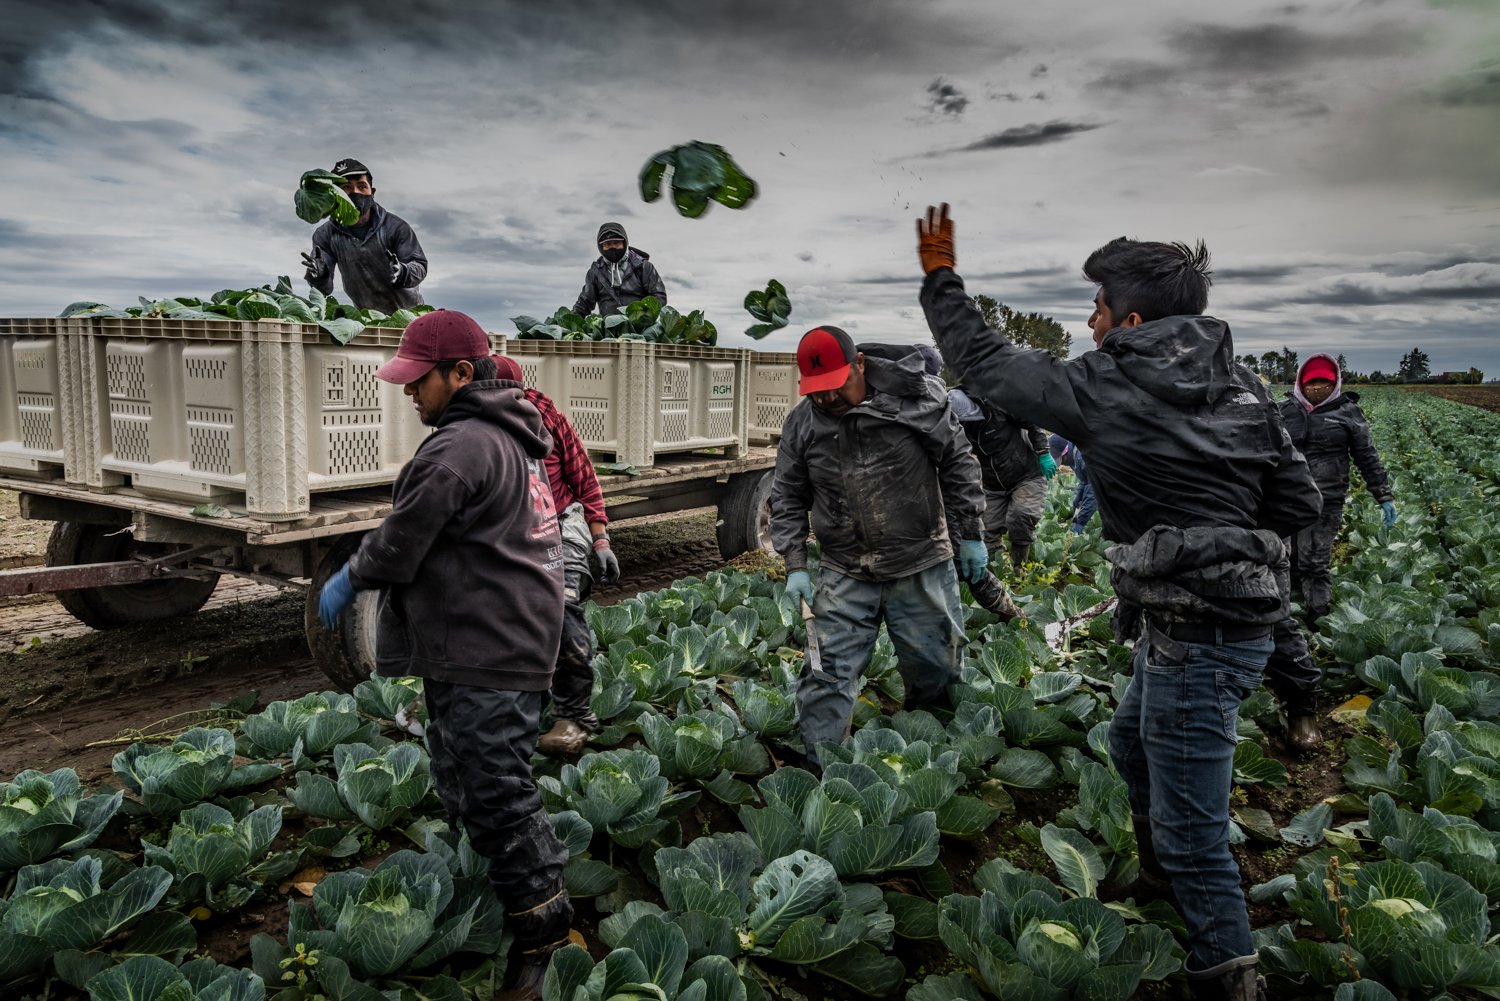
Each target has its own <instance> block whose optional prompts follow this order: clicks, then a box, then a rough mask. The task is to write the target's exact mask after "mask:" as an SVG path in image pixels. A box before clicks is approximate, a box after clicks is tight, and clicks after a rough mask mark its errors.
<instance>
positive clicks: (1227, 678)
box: [1109, 627, 1271, 976]
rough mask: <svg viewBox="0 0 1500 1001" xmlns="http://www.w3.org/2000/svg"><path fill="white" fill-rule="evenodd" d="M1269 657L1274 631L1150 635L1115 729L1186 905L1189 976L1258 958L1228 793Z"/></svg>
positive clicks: (1154, 838) (1119, 755)
mask: <svg viewBox="0 0 1500 1001" xmlns="http://www.w3.org/2000/svg"><path fill="white" fill-rule="evenodd" d="M1270 653H1271V636H1270V633H1269V631H1267V633H1266V634H1265V635H1264V636H1262V637H1257V638H1254V639H1248V640H1240V641H1230V640H1222V641H1219V642H1212V643H1188V642H1183V641H1178V640H1173V639H1169V638H1167V637H1165V636H1161V635H1160V634H1159V633H1157V632H1156V631H1155V630H1153V629H1151V628H1149V627H1148V629H1147V630H1146V635H1145V636H1142V637H1141V638H1140V639H1139V640H1137V641H1136V647H1135V665H1134V672H1133V674H1132V676H1131V679H1130V687H1129V688H1127V689H1126V690H1125V697H1124V699H1122V700H1121V701H1120V707H1119V709H1117V710H1116V711H1115V715H1114V718H1113V719H1112V720H1111V721H1110V724H1109V757H1110V760H1111V761H1112V762H1113V763H1114V765H1115V767H1116V768H1117V769H1119V771H1120V775H1121V776H1122V777H1123V778H1124V779H1125V786H1126V789H1127V791H1128V793H1129V795H1130V812H1131V813H1132V814H1133V815H1135V816H1136V817H1143V816H1149V817H1150V818H1151V823H1150V826H1149V830H1150V832H1151V834H1150V838H1151V847H1152V848H1153V849H1155V853H1156V858H1157V860H1158V861H1159V862H1160V863H1161V867H1162V869H1163V870H1165V872H1166V874H1167V876H1168V877H1169V878H1170V879H1171V881H1172V889H1173V891H1174V892H1175V893H1176V894H1177V899H1178V901H1179V902H1180V903H1181V905H1182V906H1181V910H1182V916H1183V919H1184V920H1185V921H1186V922H1187V929H1188V961H1187V970H1188V974H1189V975H1190V976H1191V975H1192V974H1193V973H1194V972H1198V973H1203V972H1205V971H1209V970H1213V969H1215V968H1217V967H1219V966H1220V965H1221V964H1223V963H1227V962H1229V961H1231V960H1236V959H1241V958H1242V957H1247V956H1251V955H1253V954H1254V953H1255V946H1254V944H1253V943H1252V942H1251V940H1250V916H1249V913H1248V912H1247V910H1246V908H1245V893H1244V890H1243V888H1242V887H1241V885H1240V869H1239V866H1238V865H1236V864H1235V861H1234V856H1233V855H1232V854H1230V851H1229V793H1230V790H1231V789H1232V788H1233V785H1234V748H1235V741H1236V736H1237V724H1238V722H1239V709H1240V703H1241V702H1243V701H1244V700H1245V698H1246V697H1247V696H1248V695H1250V693H1251V692H1253V691H1255V690H1256V689H1257V688H1259V687H1260V683H1261V672H1262V669H1263V668H1264V666H1265V663H1266V658H1267V657H1269V656H1270ZM1137 830H1140V828H1139V827H1138V828H1137Z"/></svg>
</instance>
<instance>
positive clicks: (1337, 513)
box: [1291, 497, 1344, 621]
mask: <svg viewBox="0 0 1500 1001" xmlns="http://www.w3.org/2000/svg"><path fill="white" fill-rule="evenodd" d="M1343 523H1344V499H1343V498H1342V497H1340V498H1338V499H1337V500H1332V501H1330V500H1327V499H1325V500H1324V502H1323V513H1322V514H1320V515H1318V520H1317V521H1316V522H1314V523H1313V524H1311V525H1309V526H1308V527H1307V528H1304V529H1303V530H1302V531H1300V532H1298V533H1297V535H1296V537H1295V538H1294V539H1293V540H1292V574H1291V583H1292V587H1293V588H1295V589H1297V590H1299V591H1301V592H1302V607H1303V608H1305V609H1306V610H1307V615H1308V619H1309V621H1316V620H1317V619H1319V618H1322V617H1323V616H1324V615H1327V614H1328V605H1329V603H1330V602H1331V601H1332V600H1333V576H1332V574H1333V571H1332V564H1333V544H1334V542H1335V541H1337V540H1338V537H1339V528H1340V527H1341V526H1342V525H1343Z"/></svg>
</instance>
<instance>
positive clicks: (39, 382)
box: [0, 319, 68, 479]
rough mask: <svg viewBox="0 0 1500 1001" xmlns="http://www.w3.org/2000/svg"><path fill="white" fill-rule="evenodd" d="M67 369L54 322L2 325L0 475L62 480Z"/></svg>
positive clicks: (7, 322) (1, 322) (20, 321)
mask: <svg viewBox="0 0 1500 1001" xmlns="http://www.w3.org/2000/svg"><path fill="white" fill-rule="evenodd" d="M65 366H66V357H65V352H64V348H63V345H62V343H61V340H60V338H59V334H58V321H56V320H51V319H4V320H0V469H3V470H4V471H6V472H7V473H19V474H22V475H25V476H33V477H39V478H46V479H58V478H61V477H62V475H63V454H64V448H63V436H64V429H65V427H66V426H67V424H68V415H67V402H66V401H65V399H64V391H63V377H62V373H63V370H64V368H65Z"/></svg>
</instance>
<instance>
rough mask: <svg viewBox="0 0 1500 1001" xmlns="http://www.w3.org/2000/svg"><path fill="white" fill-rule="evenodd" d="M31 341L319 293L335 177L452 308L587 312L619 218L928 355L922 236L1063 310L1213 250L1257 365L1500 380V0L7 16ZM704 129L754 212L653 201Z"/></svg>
mask: <svg viewBox="0 0 1500 1001" xmlns="http://www.w3.org/2000/svg"><path fill="white" fill-rule="evenodd" d="M0 23H3V24H5V26H6V27H5V29H4V31H3V33H0V315H48V314H52V313H55V312H56V311H57V310H58V309H60V308H61V307H62V306H64V305H65V304H67V303H68V302H71V301H73V300H76V299H83V298H88V299H97V300H101V301H106V302H110V303H113V304H115V305H129V304H132V303H133V302H134V299H135V296H136V295H145V296H148V297H156V296H161V295H177V294H184V293H190V294H206V293H210V292H213V291H215V290H217V289H220V288H224V287H237V288H240V287H246V286H249V285H256V284H260V283H262V282H264V281H268V280H272V279H274V277H275V276H276V275H278V274H291V275H293V277H294V278H295V279H297V280H298V282H299V284H300V280H301V275H300V266H299V264H298V260H299V258H298V255H299V253H300V252H301V251H302V250H304V249H306V248H307V246H308V241H309V237H310V235H311V227H309V226H308V225H307V224H305V223H303V222H301V221H300V220H299V219H297V218H296V216H295V215H294V214H293V212H292V204H291V202H292V198H291V196H292V191H293V188H294V187H295V185H296V182H297V178H298V176H299V175H300V174H301V172H302V171H303V170H306V169H310V168H312V167H320V166H321V167H328V166H331V165H332V163H333V162H334V161H335V160H336V159H338V158H340V157H344V156H354V157H357V158H359V159H361V160H363V161H364V162H365V163H367V164H369V165H370V167H371V169H372V170H373V172H374V174H375V183H376V186H377V188H378V189H379V193H378V195H377V197H378V199H379V200H380V201H381V203H382V204H384V205H385V206H386V207H387V208H389V209H390V210H391V211H393V212H395V213H396V214H398V215H400V216H402V217H404V218H405V219H407V220H408V221H409V222H410V223H412V225H413V226H414V227H415V229H416V231H417V234H418V236H419V238H420V239H421V241H422V243H423V245H424V247H425V248H426V251H427V254H428V257H429V259H430V262H431V273H430V278H429V281H428V282H427V283H426V284H425V285H424V288H423V291H424V295H425V297H426V299H427V301H428V302H432V303H434V304H437V305H445V306H451V307H456V308H460V309H464V310H467V311H469V312H472V313H473V314H475V315H476V316H478V317H479V318H480V319H481V320H482V321H483V322H484V323H485V325H486V326H487V327H489V328H491V329H494V330H509V329H512V327H511V325H510V324H509V322H508V320H507V318H508V317H510V316H513V315H516V314H522V313H524V314H533V315H544V314H547V313H550V312H551V311H552V310H553V309H555V308H556V307H557V306H559V305H562V304H565V303H566V304H571V303H572V301H573V299H574V297H575V296H576V295H577V293H578V289H579V286H580V285H581V282H582V277H583V273H584V270H585V268H586V266H587V264H588V263H589V261H590V260H591V259H592V258H593V257H594V256H595V254H596V251H595V249H594V245H593V239H594V233H595V230H596V229H597V227H598V225H599V223H600V222H602V221H604V220H606V219H616V220H619V221H621V222H623V223H624V224H625V225H626V227H627V228H628V229H629V232H630V236H631V240H632V243H633V244H635V245H638V246H640V247H641V248H644V249H645V250H647V251H649V252H650V253H651V255H652V259H653V261H655V262H656V263H657V265H658V267H659V268H660V269H661V271H662V273H663V275H664V276H665V279H666V282H667V286H668V290H669V293H670V296H671V299H672V301H673V303H674V304H675V305H678V306H680V307H682V308H684V309H685V310H686V309H691V308H695V307H697V308H702V309H705V310H706V311H707V312H708V314H709V316H710V318H711V319H713V320H714V321H715V322H716V323H717V325H718V327H719V330H720V333H721V343H724V344H729V345H748V344H749V343H750V342H749V341H748V340H747V339H746V338H744V337H743V335H742V334H740V333H739V332H740V331H741V330H743V328H744V327H745V326H747V325H748V324H749V323H751V322H752V321H751V319H750V317H749V316H748V315H747V314H745V313H744V312H743V310H742V309H741V307H740V301H741V300H742V298H743V296H744V293H745V292H746V291H747V290H748V289H750V288H752V287H763V286H764V284H765V282H766V281H767V280H768V279H770V278H772V277H775V278H779V279H780V280H781V281H783V282H784V283H785V284H786V285H787V287H788V289H789V290H790V292H791V298H792V302H793V307H794V308H793V313H792V320H791V322H792V326H791V327H790V328H788V329H787V330H784V331H781V332H778V334H775V335H773V336H772V337H771V338H768V339H767V340H766V341H763V342H761V346H763V347H770V348H778V349H785V348H787V347H790V346H791V345H792V344H793V343H794V342H795V337H796V335H797V334H798V333H800V331H802V330H804V329H806V328H808V327H810V326H812V325H815V324H817V323H824V322H832V323H839V324H842V325H843V326H845V327H846V328H848V329H850V330H851V331H852V332H854V333H855V335H856V337H859V338H866V339H875V338H884V339H890V340H898V341H914V340H918V339H926V338H927V332H926V328H925V324H924V322H923V320H922V317H921V313H920V311H919V310H918V309H917V305H916V299H917V291H918V287H919V281H918V279H919V277H920V276H919V273H918V269H917V265H916V257H915V252H914V235H913V233H914V231H913V219H914V218H915V217H916V215H917V214H918V213H919V211H920V210H921V209H922V208H923V207H924V206H925V205H927V204H928V203H929V202H932V201H941V200H947V201H949V202H951V203H952V205H953V213H954V217H955V219H956V220H957V227H958V244H959V270H960V272H961V273H962V274H964V275H965V277H966V279H967V280H968V283H969V287H970V290H971V291H974V292H985V293H988V294H990V295H993V296H995V297H997V298H999V299H1000V300H1002V301H1004V302H1007V303H1009V304H1011V305H1013V306H1015V307H1018V308H1020V309H1023V310H1040V311H1043V312H1046V313H1049V314H1052V315H1054V316H1056V317H1057V318H1058V319H1060V320H1062V321H1063V322H1064V323H1065V324H1066V325H1067V327H1068V329H1069V330H1070V331H1071V332H1072V333H1073V335H1074V339H1075V345H1076V347H1075V352H1076V351H1077V350H1081V349H1082V347H1083V346H1084V345H1085V342H1086V337H1087V334H1086V330H1085V327H1084V321H1085V319H1086V318H1087V315H1088V312H1089V309H1090V305H1089V301H1090V298H1091V296H1092V294H1093V290H1092V288H1091V287H1090V286H1089V284H1088V283H1087V282H1086V281H1084V280H1083V278H1082V277H1081V275H1080V271H1079V268H1080V265H1081V263H1082V261H1083V259H1084V257H1086V256H1087V254H1088V252H1089V251H1090V250H1092V249H1093V248H1095V247H1096V246H1098V245H1100V244H1101V243H1104V242H1105V241H1107V240H1109V239H1111V238H1113V237H1116V236H1120V235H1122V234H1124V235H1130V236H1137V237H1140V238H1144V239H1168V240H1173V239H1180V240H1191V239H1197V238H1202V239H1204V240H1206V241H1207V243H1208V245H1209V248H1210V250H1211V251H1212V252H1213V255H1214V261H1215V268H1216V279H1217V280H1216V284H1215V287H1214V293H1213V297H1212V300H1211V304H1210V308H1211V311H1212V312H1214V313H1216V314H1217V315H1220V316H1223V317H1225V318H1226V319H1228V320H1229V321H1230V324H1231V326H1232V328H1233V330H1234V333H1235V340H1236V345H1237V348H1238V350H1240V351H1241V352H1244V351H1254V352H1256V353H1259V352H1261V351H1264V350H1266V349H1268V348H1275V347H1280V346H1281V345H1282V344H1287V345H1290V346H1292V347H1294V348H1296V349H1298V350H1299V351H1301V352H1302V353H1303V354H1304V355H1305V354H1306V353H1307V352H1309V351H1311V350H1315V349H1320V348H1323V349H1328V350H1333V351H1342V352H1344V353H1345V354H1346V355H1347V356H1348V357H1349V360H1350V362H1351V363H1352V364H1353V365H1354V366H1355V367H1356V368H1359V369H1365V370H1368V369H1371V368H1382V369H1385V370H1390V369H1392V368H1394V367H1395V366H1396V364H1397V362H1398V360H1399V358H1400V356H1401V354H1402V353H1403V352H1404V351H1405V350H1406V349H1407V348H1408V347H1409V346H1411V345H1413V344H1420V345H1422V347H1423V348H1424V349H1425V350H1426V351H1428V353H1429V354H1430V355H1431V357H1432V362H1433V368H1434V369H1435V370H1443V369H1457V368H1468V367H1469V366H1470V365H1477V366H1479V367H1480V368H1482V369H1484V370H1486V372H1487V373H1489V374H1490V375H1492V376H1494V375H1500V339H1497V334H1496V326H1497V321H1500V56H1497V53H1500V0H1306V2H1302V3H1287V2H1284V0H1283V2H1263V0H1235V2H1234V3H1217V4H1208V3H1203V2H1201V0H1131V2H1129V3H1118V2H1114V3H1110V2H1104V0H1050V2H1048V3H1035V2H1030V0H1027V2H1022V0H838V2H834V0H758V2H756V3H743V2H734V3H728V2H718V0H653V2H651V3H636V2H632V0H577V2H573V0H552V2H550V3H546V4H542V3H536V2H525V3H522V2H501V0H492V2H484V3H480V2H473V3H455V2H444V0H403V2H401V3H393V2H390V0H365V2H363V3H358V4H352V3H347V2H344V0H319V2H313V3H308V2H296V3H293V2H288V0H236V2H233V3H219V4H204V3H196V2H190V0H76V2H74V3H70V4H58V3H54V2H51V0H22V2H16V0H0ZM691 139H703V140H707V141H711V142H717V143H720V144H722V145H723V146H725V147H726V148H727V149H728V150H729V151H730V152H731V153H732V154H733V155H734V156H735V157H736V159H737V160H738V162H739V163H740V164H741V165H742V166H743V167H744V168H745V170H746V171H747V172H748V173H749V174H750V175H751V176H753V177H754V178H755V179H756V180H757V181H758V182H759V184H760V186H761V192H762V194H761V197H760V198H759V199H758V200H756V201H755V202H753V203H752V204H751V205H750V206H749V207H748V208H747V209H745V210H743V211H738V212H736V211H730V210H727V209H724V208H722V207H714V208H712V209H710V211H709V213H708V214H707V215H706V216H705V217H704V218H701V219H698V220H688V219H682V218H680V217H678V216H677V215H676V214H675V212H674V211H673V210H672V209H671V208H670V207H669V206H668V205H667V204H666V203H665V202H658V203H656V204H652V205H647V204H645V203H643V202H642V201H641V199H640V197H639V195H638V193H637V189H636V176H637V173H638V171H639V169H640V167H641V165H642V164H643V163H644V162H645V161H646V159H647V158H649V157H650V156H651V155H652V154H654V153H655V152H657V151H658V150H660V149H663V148H665V147H668V146H672V145H675V144H678V143H682V142H686V141H688V140H691Z"/></svg>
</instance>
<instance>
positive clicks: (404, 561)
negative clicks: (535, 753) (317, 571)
mask: <svg viewBox="0 0 1500 1001" xmlns="http://www.w3.org/2000/svg"><path fill="white" fill-rule="evenodd" d="M551 448H552V439H551V437H549V436H548V434H547V431H546V429H545V428H544V427H543V426H542V418H541V415H540V414H539V413H537V409H536V407H534V406H532V405H531V404H530V403H528V402H527V401H526V398H525V396H524V395H523V394H522V391H521V387H520V385H519V384H517V383H514V382H502V381H499V380H489V381H485V382H471V383H469V384H468V385H467V386H464V387H462V388H460V389H459V390H458V392H456V393H454V394H453V399H452V401H451V402H449V404H448V408H447V409H446V410H444V411H443V414H442V417H441V418H440V419H439V423H438V426H437V428H436V430H434V431H433V432H432V434H430V435H428V436H427V437H426V438H424V439H423V440H422V444H421V445H419V446H418V447H417V452H416V454H415V455H413V456H412V458H411V461H410V462H408V463H407V464H406V465H405V466H404V467H403V468H402V470H401V474H400V475H399V476H398V477H397V479H396V486H395V490H394V494H393V498H392V501H393V502H392V507H391V513H390V514H388V515H386V518H385V520H384V521H383V522H381V523H380V526H379V527H378V528H376V529H375V530H374V531H372V532H370V534H369V535H366V536H365V537H364V539H363V540H361V542H360V546H359V549H358V550H357V551H356V552H355V554H354V556H353V557H352V558H351V559H350V560H349V573H350V581H351V582H352V583H353V584H354V586H355V588H356V589H364V588H371V587H379V588H384V592H385V593H384V595H383V596H382V599H381V606H380V619H379V626H378V629H379V633H378V641H377V644H376V649H377V666H376V669H377V672H378V673H380V674H381V675H384V676H386V677H401V676H404V675H416V676H418V677H422V678H431V679H433V680H436V681H443V682H449V683H452V684H458V685H469V686H472V687H475V688H496V689H503V690H509V691H521V692H543V691H547V690H548V688H550V687H551V684H552V669H553V665H554V663H555V662H556V660H557V649H558V643H559V641H560V639H561V636H562V610H563V554H562V538H561V536H560V535H559V534H558V524H557V512H556V509H555V507H554V505H553V501H552V491H551V489H550V488H549V487H548V485H547V477H546V473H545V472H544V471H543V469H542V460H543V459H544V458H545V457H546V455H547V453H548V452H549V451H550V449H551Z"/></svg>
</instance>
